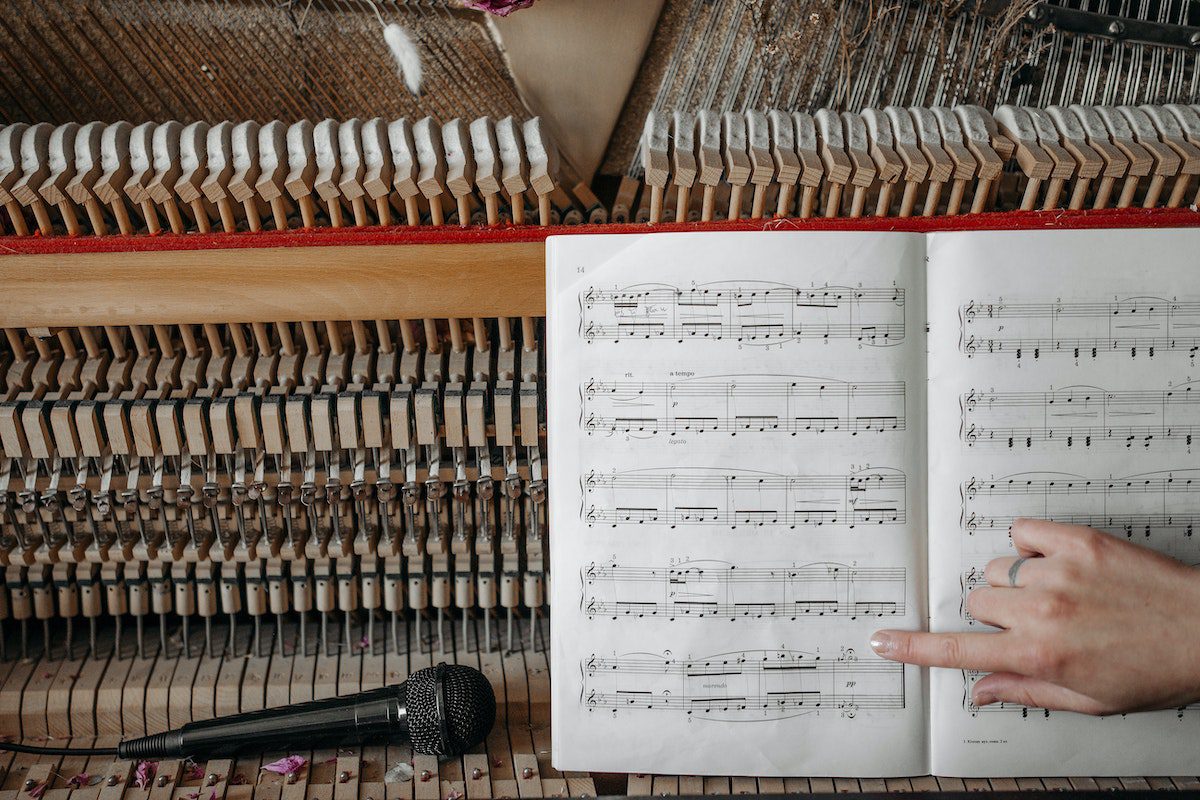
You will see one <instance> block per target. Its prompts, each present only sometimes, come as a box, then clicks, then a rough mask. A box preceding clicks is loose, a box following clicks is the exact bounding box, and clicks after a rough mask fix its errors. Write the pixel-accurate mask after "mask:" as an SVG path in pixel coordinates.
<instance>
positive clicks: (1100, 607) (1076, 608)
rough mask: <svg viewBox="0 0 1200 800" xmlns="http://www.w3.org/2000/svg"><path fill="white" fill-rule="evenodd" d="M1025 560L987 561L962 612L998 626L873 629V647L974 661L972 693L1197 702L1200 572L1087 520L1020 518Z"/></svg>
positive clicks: (1091, 707)
mask: <svg viewBox="0 0 1200 800" xmlns="http://www.w3.org/2000/svg"><path fill="white" fill-rule="evenodd" d="M1012 540H1013V544H1014V545H1015V546H1016V549H1017V553H1018V554H1019V555H1020V556H1021V557H1022V558H1024V559H1027V560H1025V561H1022V562H1021V564H1020V566H1019V567H1018V568H1017V571H1016V586H1012V585H1010V583H1009V571H1010V569H1011V568H1012V566H1013V563H1014V562H1016V561H1017V559H1016V558H1015V557H1007V558H997V559H994V560H993V561H991V562H990V563H989V564H988V565H987V570H986V572H985V575H984V577H985V578H986V580H987V583H988V586H987V587H981V588H978V589H975V590H973V591H972V592H971V593H970V595H968V597H967V609H968V610H969V611H970V612H971V616H972V617H974V618H975V619H976V620H978V621H979V622H984V623H987V624H989V625H995V626H996V627H998V628H1001V629H1002V630H1001V631H1000V632H998V633H912V632H907V631H878V632H877V633H876V634H875V635H874V636H873V637H871V647H872V648H873V649H874V650H875V652H876V653H878V654H879V655H881V656H883V657H884V658H888V659H891V660H893V661H904V662H907V663H910V664H919V665H922V666H927V667H949V668H954V669H973V670H982V671H985V672H990V673H992V674H990V675H987V676H986V677H984V678H982V679H980V680H979V681H978V682H977V683H976V684H975V687H974V690H973V695H972V699H973V701H974V702H975V704H976V705H979V706H985V705H989V704H991V703H995V702H1005V703H1014V704H1018V705H1024V706H1030V707H1034V708H1046V709H1054V710H1064V711H1080V712H1083V713H1085V714H1119V713H1125V712H1128V711H1146V710H1150V709H1160V708H1178V707H1181V706H1184V705H1187V704H1188V703H1191V702H1194V701H1196V700H1200V570H1197V569H1195V568H1193V567H1189V566H1187V565H1185V564H1183V563H1181V562H1179V561H1176V560H1174V559H1171V558H1168V557H1166V556H1164V555H1160V554H1158V553H1155V552H1154V551H1152V550H1149V549H1147V548H1144V547H1139V546H1138V545H1135V544H1131V543H1129V542H1126V541H1123V540H1121V539H1118V538H1116V537H1114V536H1110V535H1108V534H1105V533H1101V532H1100V531H1096V530H1093V529H1092V528H1085V527H1082V526H1078V525H1063V524H1059V523H1055V522H1044V521H1041V520H1032V519H1019V520H1017V521H1016V522H1015V523H1014V524H1013V527H1012Z"/></svg>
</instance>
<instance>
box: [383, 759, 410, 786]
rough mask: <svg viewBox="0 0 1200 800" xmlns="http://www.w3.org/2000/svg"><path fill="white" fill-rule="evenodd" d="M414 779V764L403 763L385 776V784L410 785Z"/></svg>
mask: <svg viewBox="0 0 1200 800" xmlns="http://www.w3.org/2000/svg"><path fill="white" fill-rule="evenodd" d="M412 777H413V767H412V764H410V763H408V762H407V761H401V762H399V763H397V764H396V766H394V767H392V768H391V769H389V770H388V771H387V772H385V773H384V774H383V782H384V783H408V782H409V781H411V780H412Z"/></svg>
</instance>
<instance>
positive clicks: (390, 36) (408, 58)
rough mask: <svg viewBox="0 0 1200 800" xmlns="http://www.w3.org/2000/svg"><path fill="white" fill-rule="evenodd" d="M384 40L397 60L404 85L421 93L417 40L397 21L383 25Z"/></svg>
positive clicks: (414, 91)
mask: <svg viewBox="0 0 1200 800" xmlns="http://www.w3.org/2000/svg"><path fill="white" fill-rule="evenodd" d="M383 40H384V41H385V42H387V46H388V49H389V50H391V51H392V58H393V59H394V60H395V61H396V70H397V72H399V73H400V78H401V79H402V80H403V81H404V85H405V86H407V87H408V90H409V91H410V92H412V93H413V94H414V95H420V94H421V53H420V51H418V50H417V44H416V42H414V41H413V40H412V37H410V36H409V35H408V31H406V30H404V28H402V27H400V26H399V25H397V24H396V23H395V22H392V23H389V24H387V25H385V26H384V27H383Z"/></svg>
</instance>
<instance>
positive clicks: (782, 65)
mask: <svg viewBox="0 0 1200 800" xmlns="http://www.w3.org/2000/svg"><path fill="white" fill-rule="evenodd" d="M10 5H11V7H12V9H13V10H14V11H13V13H9V14H5V15H3V16H2V17H0V53H3V55H4V58H5V61H6V65H7V66H6V68H5V69H4V71H3V72H2V73H0V123H2V124H0V206H2V209H0V231H2V232H3V234H4V235H3V237H2V238H0V250H3V251H4V252H5V254H4V255H0V286H2V288H0V327H2V328H3V332H4V336H3V337H2V339H0V570H2V571H3V586H2V587H0V627H2V635H0V653H2V656H3V660H0V732H2V733H3V734H4V735H5V736H8V737H10V738H11V739H12V740H19V741H24V742H26V743H39V742H45V741H49V743H51V744H55V745H64V744H71V745H74V746H92V745H97V746H102V745H105V744H111V743H113V742H114V741H115V740H117V739H118V738H120V737H130V736H137V735H143V734H146V733H154V732H157V731H159V730H164V729H166V728H168V727H177V726H179V725H181V724H183V723H185V722H187V721H190V720H195V719H206V718H211V717H214V716H220V715H224V714H229V713H235V712H240V711H249V710H254V709H262V708H269V707H276V706H281V705H287V704H289V703H296V702H301V701H305V700H309V699H316V698H326V697H333V696H337V695H343V694H352V693H355V692H358V691H361V690H366V689H369V688H373V687H377V686H382V685H385V684H389V683H394V682H398V681H401V680H403V679H404V677H405V676H406V675H408V674H409V673H410V672H411V671H413V670H416V669H419V668H422V667H425V666H429V665H432V664H436V663H438V662H440V661H447V662H451V663H458V664H467V665H470V666H474V667H477V668H479V669H480V670H482V671H483V672H484V673H485V674H486V675H487V676H488V678H489V679H490V680H491V682H492V685H493V687H494V688H495V691H496V694H497V697H498V700H499V701H500V717H499V721H498V723H497V725H496V727H495V729H494V730H493V732H492V734H491V736H490V737H489V738H488V740H487V742H486V745H485V746H482V747H479V748H476V750H475V751H473V752H472V753H471V754H469V755H466V756H463V757H462V758H456V759H450V760H444V761H440V762H439V761H438V760H437V759H435V758H433V757H427V756H420V755H418V756H416V757H414V755H413V753H412V752H411V750H409V749H407V748H406V746H405V745H389V746H377V747H365V748H361V749H349V750H326V751H316V752H307V753H302V754H301V755H303V756H304V757H305V758H306V759H308V761H309V767H308V768H307V769H305V770H302V771H300V772H299V773H294V774H291V775H280V774H276V773H272V772H264V771H263V770H262V769H261V767H262V766H263V765H264V764H267V763H270V762H272V761H274V760H275V759H276V758H279V757H281V756H284V755H287V754H285V753H279V754H265V755H262V756H255V757H251V758H238V759H236V760H220V761H209V762H207V763H199V764H196V763H191V762H184V761H162V762H158V763H157V764H156V766H155V768H154V769H155V771H153V772H152V773H150V774H145V773H146V769H147V768H146V767H144V766H141V765H139V764H137V763H135V762H131V761H122V760H114V759H113V758H112V757H84V756H62V757H55V756H34V755H22V754H16V755H14V754H12V753H8V752H3V753H0V800H36V798H46V800H51V798H53V800H68V798H72V799H74V798H78V800H85V798H97V797H99V798H101V800H117V798H120V797H125V796H139V795H136V794H135V793H137V792H141V793H143V795H144V794H147V793H148V795H149V796H150V797H151V798H152V800H195V798H200V800H249V798H255V800H259V799H260V798H261V799H262V800H277V799H279V798H282V800H304V799H305V798H310V799H312V800H328V798H334V800H383V798H409V797H411V798H417V800H436V799H437V798H441V799H443V800H457V799H458V798H470V799H471V800H474V798H490V797H496V798H501V797H513V798H516V797H520V798H530V797H548V796H567V795H570V796H596V795H597V794H598V793H601V794H611V795H631V796H646V795H651V794H653V795H674V794H758V793H761V794H776V793H784V792H787V793H792V792H800V793H806V792H859V791H863V792H883V791H914V790H915V791H938V790H964V789H967V790H976V789H994V790H1015V789H1046V790H1053V789H1121V788H1124V789H1139V788H1141V789H1147V788H1154V789H1160V788H1163V789H1170V788H1178V789H1188V788H1190V789H1196V788H1200V779H1197V778H1196V777H1173V778H1162V777H1130V778H1124V779H1119V780H1118V779H1101V778H1097V779H1088V778H1072V779H1069V780H1068V779H1052V778H1045V779H995V780H991V781H986V780H974V781H972V780H968V781H962V780H956V779H945V778H942V779H935V778H932V777H928V778H913V779H899V780H890V779H889V780H886V781H885V780H865V779H864V780H850V779H836V780H833V779H824V780H823V779H762V778H759V779H756V778H754V777H736V776H735V777H726V778H711V777H709V778H699V777H688V776H672V775H602V774H583V773H561V772H559V771H557V770H555V769H554V768H553V766H552V765H551V758H550V748H551V745H550V700H549V685H550V671H549V651H548V648H549V614H550V613H551V611H550V608H549V606H548V602H547V596H548V594H547V588H548V582H549V580H550V575H549V573H548V554H549V549H548V548H549V545H550V532H549V531H548V530H547V525H546V507H545V504H546V497H547V481H548V480H549V477H550V466H551V465H548V464H547V463H546V457H545V453H546V424H545V409H546V392H545V379H544V365H545V348H546V344H547V343H546V342H545V339H544V313H545V311H544V302H545V300H544V289H543V277H542V244H541V241H542V239H543V238H544V237H545V236H546V235H548V234H551V233H556V232H562V231H565V230H569V229H574V230H584V229H585V228H586V229H589V230H596V231H606V230H611V231H629V230H638V229H641V228H638V227H628V226H644V225H657V226H661V227H664V228H670V229H689V230H690V229H702V228H704V227H706V226H708V227H713V228H719V229H757V228H761V227H767V226H770V225H772V224H778V223H779V222H780V220H785V221H786V222H787V223H788V224H793V225H797V226H802V225H811V226H813V227H821V226H826V227H828V226H841V227H847V226H850V227H853V226H854V225H860V226H870V225H880V224H885V225H888V226H890V227H894V228H895V229H899V230H930V229H933V228H935V227H938V226H945V225H948V224H954V223H950V222H948V221H947V219H948V218H949V217H957V216H959V215H966V214H975V213H981V212H1003V213H1002V214H1000V215H997V218H1000V219H1003V220H1005V222H1004V224H1011V225H1024V224H1044V223H1045V221H1046V220H1048V219H1069V218H1071V215H1072V214H1079V213H1081V212H1083V211H1085V210H1087V211H1088V212H1089V213H1095V214H1101V215H1108V216H1107V217H1104V218H1106V219H1110V220H1111V222H1112V224H1153V223H1154V221H1155V220H1160V221H1167V220H1174V221H1176V222H1178V221H1179V220H1180V219H1182V218H1183V217H1185V216H1187V215H1189V214H1190V215H1194V214H1195V207H1196V205H1197V204H1198V203H1200V179H1198V178H1197V176H1198V175H1200V105H1197V104H1198V103H1200V70H1197V63H1196V62H1197V58H1198V52H1200V51H1198V49H1197V43H1200V27H1197V26H1198V25H1200V7H1198V6H1197V5H1196V4H1194V3H1189V2H1184V1H1183V0H1153V1H1152V2H1151V1H1149V0H1148V1H1147V2H1143V3H1129V2H1123V3H1100V2H1094V3H1093V2H1089V0H1060V1H1059V2H1049V3H1046V2H1018V3H1010V4H1005V3H989V2H980V3H949V2H924V1H918V0H898V2H894V3H891V4H886V5H885V4H879V3H871V2H865V1H864V2H848V3H835V2H831V0H799V1H798V2H793V3H781V2H771V1H770V0H619V1H618V0H613V2H611V3H604V4H600V3H589V2H588V0H538V2H536V3H534V4H532V6H531V7H529V8H522V9H518V10H517V11H516V12H515V13H512V14H509V15H505V16H500V15H496V14H492V13H489V12H486V11H481V10H479V9H478V8H471V7H468V6H478V5H484V6H489V5H490V6H492V7H493V10H497V9H498V10H501V11H503V10H507V9H506V7H507V6H510V5H523V4H522V3H516V4H514V3H505V2H491V3H474V2H471V3H466V2H464V3H459V2H452V1H451V0H281V1H279V2H276V1H275V0H270V1H268V0H163V2H160V3H153V4H151V3H143V2H136V0H61V2H57V3H49V4H48V3H41V2H34V0H14V2H12V3H11V4H10ZM392 24H397V25H400V26H402V27H403V28H404V29H405V30H406V31H407V33H408V36H409V37H410V38H411V39H412V41H414V42H415V43H416V47H417V49H418V50H419V54H420V58H421V60H422V61H423V68H422V77H421V83H420V89H419V92H418V93H416V94H414V93H413V92H412V91H410V89H409V88H408V87H407V86H406V82H405V79H406V78H407V79H410V80H411V79H412V78H413V77H414V76H413V75H412V73H411V71H410V72H409V73H408V74H405V73H404V70H403V69H401V70H400V72H401V74H400V75H398V74H397V67H396V65H395V64H394V63H393V61H392V57H391V55H390V54H389V52H388V44H387V43H386V42H385V37H384V35H383V34H384V26H386V25H392ZM1189 207H1190V210H1189ZM878 218H887V219H885V220H880V219H878ZM855 220H857V222H855ZM1022 220H1034V221H1037V222H1036V223H1034V222H1023V221H1022ZM1132 220H1137V222H1132ZM1147 221H1149V223H1147ZM967 224H968V225H969V224H970V223H967ZM980 224H983V223H980ZM1164 224H1165V223H1164ZM1192 224H1194V222H1193V223H1192Z"/></svg>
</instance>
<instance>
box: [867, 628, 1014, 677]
mask: <svg viewBox="0 0 1200 800" xmlns="http://www.w3.org/2000/svg"><path fill="white" fill-rule="evenodd" d="M1011 636H1012V634H1010V633H1008V632H1007V631H1003V632H1000V633H922V632H919V631H876V632H875V634H874V635H873V636H872V637H871V649H872V650H874V651H875V652H876V653H878V654H879V655H881V656H883V657H884V658H886V659H889V660H890V661H903V662H904V663H906V664H917V665H919V666H922V667H948V668H951V669H977V670H982V671H984V672H1015V671H1017V670H1015V669H1014V667H1015V666H1016V665H1015V664H1014V661H1015V659H1014V658H1013V655H1012V654H1013V651H1014V649H1015V648H1014V647H1013V644H1012V640H1011V638H1010V637H1011Z"/></svg>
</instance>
